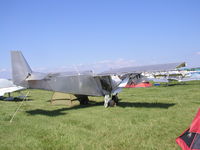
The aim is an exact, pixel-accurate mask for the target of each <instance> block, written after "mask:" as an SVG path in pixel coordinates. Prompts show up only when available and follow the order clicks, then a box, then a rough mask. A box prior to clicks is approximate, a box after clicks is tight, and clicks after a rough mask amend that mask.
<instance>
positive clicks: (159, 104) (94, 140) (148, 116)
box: [0, 81, 200, 150]
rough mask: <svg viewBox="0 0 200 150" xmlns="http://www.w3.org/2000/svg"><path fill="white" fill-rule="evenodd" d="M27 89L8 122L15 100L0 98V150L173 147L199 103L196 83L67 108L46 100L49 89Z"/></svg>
mask: <svg viewBox="0 0 200 150" xmlns="http://www.w3.org/2000/svg"><path fill="white" fill-rule="evenodd" d="M29 91H30V97H29V99H30V101H25V102H24V103H23V105H22V107H21V108H20V110H19V112H18V113H17V114H16V116H15V118H14V120H13V122H12V123H10V122H9V121H10V119H11V117H12V114H13V113H14V112H15V111H16V109H17V107H18V106H19V105H20V104H21V102H6V101H0V108H1V109H0V149H1V150H4V149H5V150H7V149H8V150H10V149H11V150H12V149H13V150H18V149H20V150H26V149H28V150H35V149H37V150H42V149H46V150H47V149H48V150H63V149H66V150H68V149H69V150H70V149H77V150H83V149H84V150H94V149H97V150H101V149H102V150H104V149H105V150H126V149H130V150H179V149H180V148H179V146H178V145H177V144H176V143H175V139H176V137H178V136H179V135H180V134H181V133H182V132H183V131H184V130H185V129H186V128H187V127H188V126H189V125H190V123H191V121H192V119H193V117H194V116H195V114H196V112H197V110H198V108H199V105H200V82H198V81H195V82H187V83H186V84H178V85H176V84H174V85H172V86H161V87H151V88H137V89H124V90H123V92H121V93H120V94H119V98H120V99H121V100H120V103H119V104H118V106H116V107H112V108H104V107H103V98H102V97H98V98H96V97H90V100H91V102H90V104H89V105H88V106H79V105H74V106H71V107H70V106H67V105H64V104H62V105H61V104H59V105H56V104H51V103H50V102H49V100H50V99H51V96H52V92H49V91H41V90H29ZM15 95H17V93H15Z"/></svg>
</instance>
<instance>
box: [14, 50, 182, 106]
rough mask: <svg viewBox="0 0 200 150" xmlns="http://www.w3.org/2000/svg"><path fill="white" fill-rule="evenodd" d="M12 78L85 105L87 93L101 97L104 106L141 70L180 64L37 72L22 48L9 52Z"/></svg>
mask: <svg viewBox="0 0 200 150" xmlns="http://www.w3.org/2000/svg"><path fill="white" fill-rule="evenodd" d="M11 61H12V62H11V64H12V77H13V82H14V84H16V85H19V86H22V87H26V88H33V89H43V90H50V91H54V92H62V93H68V94H73V95H74V96H76V97H77V99H78V100H79V102H80V104H88V102H89V99H88V96H104V106H105V107H108V106H114V105H116V104H117V103H118V96H117V94H118V93H119V92H120V91H121V89H122V88H123V87H125V86H126V85H127V83H128V81H129V79H130V78H133V77H137V80H138V81H140V80H141V78H142V76H140V74H141V72H142V71H144V70H145V71H150V70H151V71H155V70H171V69H174V68H176V67H179V66H180V65H182V64H183V63H181V64H180V63H171V64H163V65H151V66H143V67H126V68H119V69H112V70H108V71H105V72H102V73H100V74H94V73H93V72H92V71H83V72H60V73H39V72H34V71H32V69H31V68H30V66H29V65H28V63H27V61H26V59H25V58H24V56H23V54H22V52H21V51H11Z"/></svg>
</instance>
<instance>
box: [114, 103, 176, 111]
mask: <svg viewBox="0 0 200 150" xmlns="http://www.w3.org/2000/svg"><path fill="white" fill-rule="evenodd" d="M174 105H176V104H175V103H148V102H120V103H119V104H118V105H117V106H119V107H123V108H126V107H141V108H142V107H145V108H163V109H168V108H169V107H172V106H174Z"/></svg>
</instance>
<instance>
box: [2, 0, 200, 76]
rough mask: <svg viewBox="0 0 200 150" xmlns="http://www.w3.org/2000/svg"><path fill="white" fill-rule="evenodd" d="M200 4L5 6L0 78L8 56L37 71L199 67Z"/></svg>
mask: <svg viewBox="0 0 200 150" xmlns="http://www.w3.org/2000/svg"><path fill="white" fill-rule="evenodd" d="M199 7H200V1H199V0H1V1H0V77H8V76H9V75H8V74H9V73H10V70H11V69H10V68H11V64H10V51H11V50H20V51H22V52H23V55H24V56H25V58H26V59H27V61H28V62H29V64H30V66H31V68H32V69H33V70H36V71H43V72H47V71H56V72H57V71H65V70H70V69H72V68H73V69H80V70H82V69H88V68H90V69H93V70H95V71H96V72H98V71H101V70H103V69H109V68H116V67H126V66H140V65H149V64H162V63H172V62H183V61H185V62H186V63H187V64H188V66H189V67H199V66H200V17H199V16H200V9H199Z"/></svg>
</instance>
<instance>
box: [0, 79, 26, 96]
mask: <svg viewBox="0 0 200 150" xmlns="http://www.w3.org/2000/svg"><path fill="white" fill-rule="evenodd" d="M23 89H24V87H21V86H17V85H15V84H13V82H12V81H10V80H7V79H0V97H2V96H4V95H5V94H6V93H8V94H9V97H8V98H6V99H5V100H13V98H12V97H10V93H12V92H15V91H20V90H23Z"/></svg>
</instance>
